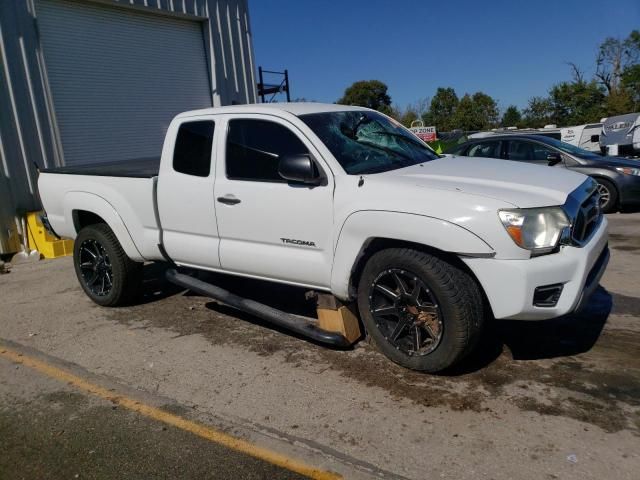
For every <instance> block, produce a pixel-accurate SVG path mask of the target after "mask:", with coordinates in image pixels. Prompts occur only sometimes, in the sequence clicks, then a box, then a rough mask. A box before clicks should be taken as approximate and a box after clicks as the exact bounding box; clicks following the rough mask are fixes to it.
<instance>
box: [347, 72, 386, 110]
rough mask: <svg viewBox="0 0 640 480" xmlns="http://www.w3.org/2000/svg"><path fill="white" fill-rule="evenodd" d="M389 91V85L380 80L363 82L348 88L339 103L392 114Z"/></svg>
mask: <svg viewBox="0 0 640 480" xmlns="http://www.w3.org/2000/svg"><path fill="white" fill-rule="evenodd" d="M387 90H388V87H387V85H385V84H384V83H382V82H381V81H380V80H361V81H359V82H354V83H353V84H352V85H351V86H350V87H348V88H347V89H346V90H345V91H344V95H343V96H342V98H340V99H339V100H338V101H337V103H339V104H342V105H357V106H360V107H367V108H372V109H374V110H378V111H379V112H383V113H386V114H390V113H392V110H391V97H390V96H389V94H388V93H387Z"/></svg>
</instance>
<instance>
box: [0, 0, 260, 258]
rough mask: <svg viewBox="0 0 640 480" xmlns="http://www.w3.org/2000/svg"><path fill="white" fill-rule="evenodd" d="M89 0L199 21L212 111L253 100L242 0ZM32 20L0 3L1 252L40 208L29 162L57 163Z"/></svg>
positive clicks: (30, 4) (58, 150)
mask: <svg viewBox="0 0 640 480" xmlns="http://www.w3.org/2000/svg"><path fill="white" fill-rule="evenodd" d="M69 1H75V0H69ZM86 1H93V0H85V2H86ZM95 1H96V3H103V4H107V5H113V6H116V7H123V8H125V7H126V8H131V9H141V10H143V11H146V12H156V13H158V14H159V15H161V14H167V15H188V16H195V17H202V18H204V19H205V21H206V27H207V28H205V29H204V32H205V43H206V46H207V55H208V62H209V67H210V77H211V78H210V85H211V100H212V103H213V105H214V106H219V105H228V104H231V103H254V102H256V100H257V93H256V79H255V69H254V57H253V46H252V43H251V42H252V39H251V29H250V22H249V13H248V8H247V1H246V0H129V1H126V0H120V1H115V0H95ZM37 21H38V19H37V8H36V5H35V4H34V1H33V0H24V1H23V0H20V1H6V2H5V1H0V60H1V64H0V253H9V252H15V251H16V248H17V244H16V238H17V235H16V230H17V221H16V220H15V217H16V216H17V215H20V214H21V213H23V212H26V211H30V210H35V209H38V208H39V203H38V200H37V198H36V196H37V192H36V184H35V172H34V168H33V164H34V162H35V163H37V164H38V165H39V166H41V167H51V166H59V165H62V163H63V162H64V160H63V158H64V154H63V151H62V146H61V142H60V135H59V132H58V129H57V123H56V119H55V116H54V108H53V102H52V97H51V92H50V88H49V82H48V79H47V71H46V58H44V55H43V52H42V49H41V45H40V42H39V37H38V23H37ZM207 37H208V38H207ZM132 48H135V46H132Z"/></svg>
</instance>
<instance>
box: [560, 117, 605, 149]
mask: <svg viewBox="0 0 640 480" xmlns="http://www.w3.org/2000/svg"><path fill="white" fill-rule="evenodd" d="M600 132H602V123H588V124H585V125H576V126H574V127H565V128H561V129H560V140H561V141H563V142H565V143H569V144H571V145H573V146H575V147H580V148H584V149H585V150H588V151H590V152H595V153H601V151H600Z"/></svg>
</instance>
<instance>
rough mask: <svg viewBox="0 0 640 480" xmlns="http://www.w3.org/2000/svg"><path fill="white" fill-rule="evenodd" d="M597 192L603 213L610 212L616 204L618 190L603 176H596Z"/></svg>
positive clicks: (614, 208)
mask: <svg viewBox="0 0 640 480" xmlns="http://www.w3.org/2000/svg"><path fill="white" fill-rule="evenodd" d="M596 181H597V182H598V193H599V194H600V208H601V209H602V211H603V212H604V213H612V212H614V211H615V210H616V207H617V204H618V191H617V190H616V187H615V185H614V184H613V183H611V182H610V181H609V180H605V179H603V178H597V179H596Z"/></svg>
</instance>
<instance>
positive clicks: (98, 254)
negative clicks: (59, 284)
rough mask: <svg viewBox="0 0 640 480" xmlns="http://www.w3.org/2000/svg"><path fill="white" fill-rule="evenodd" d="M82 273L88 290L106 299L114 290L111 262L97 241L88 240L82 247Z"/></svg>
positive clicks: (80, 253)
mask: <svg viewBox="0 0 640 480" xmlns="http://www.w3.org/2000/svg"><path fill="white" fill-rule="evenodd" d="M79 255H80V271H81V272H82V280H83V282H84V285H85V286H86V288H87V289H89V290H90V291H91V292H92V293H93V294H94V295H97V296H99V297H104V296H106V295H108V294H109V292H111V289H112V288H113V270H112V267H111V260H110V259H109V255H108V254H107V251H106V250H105V248H104V247H103V246H102V244H100V242H98V241H97V240H95V239H92V238H91V239H87V240H85V241H83V242H82V244H81V245H80V251H79Z"/></svg>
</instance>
